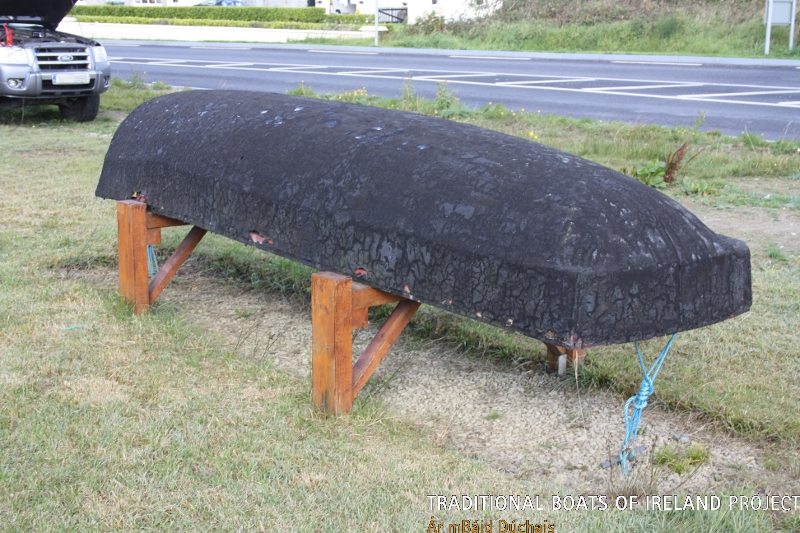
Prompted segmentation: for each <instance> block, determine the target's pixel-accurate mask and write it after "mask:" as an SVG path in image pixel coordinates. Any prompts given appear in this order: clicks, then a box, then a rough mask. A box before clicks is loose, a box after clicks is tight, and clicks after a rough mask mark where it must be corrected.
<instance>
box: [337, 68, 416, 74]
mask: <svg viewBox="0 0 800 533" xmlns="http://www.w3.org/2000/svg"><path fill="white" fill-rule="evenodd" d="M408 71H409V69H401V68H391V69H390V68H387V69H375V70H353V71H349V70H348V71H346V72H337V74H343V75H345V76H361V75H371V74H385V73H387V72H403V73H406V72H408Z"/></svg>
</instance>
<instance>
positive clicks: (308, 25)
mask: <svg viewBox="0 0 800 533" xmlns="http://www.w3.org/2000/svg"><path fill="white" fill-rule="evenodd" d="M77 19H78V20H79V21H81V22H108V23H112V24H164V25H169V26H223V27H233V28H268V29H274V30H339V31H358V30H359V29H361V26H362V24H338V23H334V22H323V23H317V22H293V21H291V20H277V21H273V22H258V21H252V22H248V21H245V20H203V19H152V18H146V17H87V16H83V15H81V16H79V17H77Z"/></svg>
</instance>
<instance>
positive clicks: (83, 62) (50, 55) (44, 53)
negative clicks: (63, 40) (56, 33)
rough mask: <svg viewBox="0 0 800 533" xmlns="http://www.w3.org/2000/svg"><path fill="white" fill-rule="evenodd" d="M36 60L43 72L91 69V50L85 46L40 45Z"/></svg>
mask: <svg viewBox="0 0 800 533" xmlns="http://www.w3.org/2000/svg"><path fill="white" fill-rule="evenodd" d="M36 62H37V63H38V64H39V70H41V71H42V72H46V71H50V70H89V68H90V67H91V64H92V63H91V58H90V57H89V50H88V49H87V48H85V47H83V46H68V47H61V46H40V47H39V48H37V49H36Z"/></svg>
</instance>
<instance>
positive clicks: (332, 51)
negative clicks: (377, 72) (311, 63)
mask: <svg viewBox="0 0 800 533" xmlns="http://www.w3.org/2000/svg"><path fill="white" fill-rule="evenodd" d="M309 52H312V53H314V54H351V55H358V56H376V55H378V52H344V51H339V50H309Z"/></svg>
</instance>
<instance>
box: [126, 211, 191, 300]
mask: <svg viewBox="0 0 800 533" xmlns="http://www.w3.org/2000/svg"><path fill="white" fill-rule="evenodd" d="M185 225H187V224H186V223H185V222H183V221H180V220H177V219H175V218H169V217H162V216H160V215H154V214H153V213H148V212H147V205H146V204H145V203H143V202H139V201H137V200H123V201H120V202H117V253H118V255H119V292H120V294H122V296H123V297H125V298H126V299H127V300H128V301H129V302H131V304H132V305H133V310H134V312H135V313H136V314H137V315H138V314H142V313H148V312H149V311H150V306H151V305H152V304H153V303H154V302H155V301H156V299H157V298H158V296H159V295H160V294H161V292H162V291H163V290H164V287H166V285H167V283H169V281H170V280H171V279H172V277H173V276H174V275H175V273H176V272H177V271H178V269H179V268H180V267H181V265H183V263H184V262H185V261H186V259H188V257H189V255H191V253H192V252H193V251H194V249H195V247H196V246H197V243H199V242H200V239H202V238H203V236H204V235H205V234H206V230H204V229H202V228H198V227H197V226H195V227H193V228H192V229H191V231H189V234H188V235H187V236H186V238H185V239H184V240H183V242H182V243H181V244H180V246H178V248H177V250H175V252H173V254H172V255H171V256H170V258H169V259H167V262H166V263H164V266H162V267H161V270H159V271H158V273H157V274H156V276H155V277H154V278H153V281H150V280H149V277H148V272H147V245H148V244H160V243H161V228H169V227H173V226H185Z"/></svg>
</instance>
